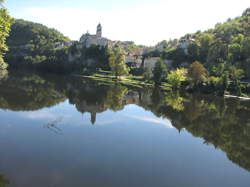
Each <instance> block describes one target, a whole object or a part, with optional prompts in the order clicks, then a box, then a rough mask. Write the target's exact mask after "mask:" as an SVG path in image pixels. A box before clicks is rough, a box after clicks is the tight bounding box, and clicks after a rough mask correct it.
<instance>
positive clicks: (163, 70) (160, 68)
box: [153, 60, 167, 85]
mask: <svg viewBox="0 0 250 187" xmlns="http://www.w3.org/2000/svg"><path fill="white" fill-rule="evenodd" d="M166 74H167V66H166V64H165V63H164V62H163V60H158V61H157V62H156V64H155V67H154V69H153V80H154V82H155V84H156V85H160V84H161V83H162V81H163V80H164V79H165V77H166Z"/></svg>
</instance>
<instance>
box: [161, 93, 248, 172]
mask: <svg viewBox="0 0 250 187" xmlns="http://www.w3.org/2000/svg"><path fill="white" fill-rule="evenodd" d="M158 111H161V110H160V109H158ZM249 112H250V103H249V102H246V101H244V102H240V101H239V100H231V99H229V100H226V101H224V100H223V99H221V98H212V99H211V97H207V98H206V97H200V96H194V95H193V96H191V97H189V98H188V99H187V100H186V101H185V103H184V109H183V111H179V112H177V111H176V109H175V107H174V106H171V108H169V109H168V110H165V113H162V114H161V115H162V116H164V117H168V118H169V119H170V120H171V121H172V125H173V126H175V127H176V128H177V129H183V128H185V129H186V130H187V131H189V132H190V133H192V134H193V135H194V136H196V137H201V138H203V139H204V141H205V143H208V144H213V145H214V146H215V147H217V148H220V149H221V150H223V151H225V152H226V153H227V156H228V158H229V159H230V160H232V161H233V162H235V163H237V164H238V165H240V166H241V167H243V168H245V169H248V170H250V136H249V135H250V119H249Z"/></svg>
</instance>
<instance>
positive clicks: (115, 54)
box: [109, 47, 129, 78]
mask: <svg viewBox="0 0 250 187" xmlns="http://www.w3.org/2000/svg"><path fill="white" fill-rule="evenodd" d="M109 66H110V68H111V70H112V72H113V73H114V75H115V77H116V78H118V77H119V76H121V75H125V74H128V73H129V68H128V66H127V65H126V63H125V53H124V51H123V50H122V49H121V48H119V47H118V48H116V49H115V50H111V49H110V51H109Z"/></svg>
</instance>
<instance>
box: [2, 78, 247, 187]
mask: <svg viewBox="0 0 250 187" xmlns="http://www.w3.org/2000/svg"><path fill="white" fill-rule="evenodd" d="M0 119H1V120H0V149H1V152H0V186H1V187H71V186H72V187H82V186H86V187H166V186H168V187H249V186H250V102H249V101H240V100H232V99H222V98H216V97H211V96H199V95H196V96H195V95H186V96H180V94H178V93H168V94H166V93H163V92H161V91H159V90H156V89H154V90H152V89H140V88H129V87H125V86H122V85H106V84H104V83H100V82H99V83H98V82H90V81H88V80H84V79H79V78H76V77H63V76H55V75H46V76H45V75H38V74H27V73H26V74H23V73H10V74H9V76H8V77H5V78H4V79H2V80H1V81H0Z"/></svg>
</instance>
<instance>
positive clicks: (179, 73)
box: [167, 68, 187, 90]
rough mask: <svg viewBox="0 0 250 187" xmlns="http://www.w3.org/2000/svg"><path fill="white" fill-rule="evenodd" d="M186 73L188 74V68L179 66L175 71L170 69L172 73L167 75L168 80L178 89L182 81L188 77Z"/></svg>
mask: <svg viewBox="0 0 250 187" xmlns="http://www.w3.org/2000/svg"><path fill="white" fill-rule="evenodd" d="M186 74H187V69H184V68H181V69H179V68H177V69H176V70H174V71H170V73H169V74H168V76H167V81H168V83H169V84H171V86H172V88H173V89H174V90H177V89H179V88H180V86H181V82H183V81H185V80H186V78H187V77H186Z"/></svg>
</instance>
